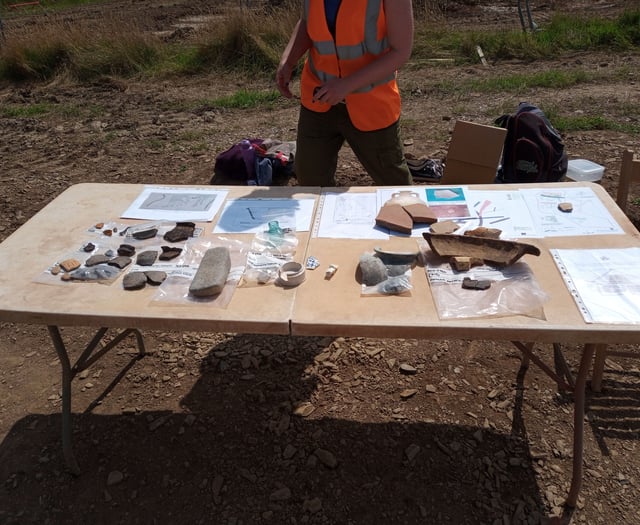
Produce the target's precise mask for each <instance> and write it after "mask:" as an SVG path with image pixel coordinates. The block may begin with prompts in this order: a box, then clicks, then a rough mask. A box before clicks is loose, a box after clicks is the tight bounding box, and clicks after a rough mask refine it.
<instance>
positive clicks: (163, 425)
mask: <svg viewBox="0 0 640 525" xmlns="http://www.w3.org/2000/svg"><path fill="white" fill-rule="evenodd" d="M238 337H239V338H241V337H242V338H244V339H243V342H242V343H240V344H246V341H247V339H246V337H245V336H238ZM254 337H255V336H254ZM284 339H286V338H283V340H284ZM249 340H250V338H249ZM237 345H238V341H233V340H232V341H231V342H229V343H228V344H227V345H226V346H225V348H223V349H222V351H223V352H224V350H225V349H227V348H231V347H233V346H237ZM215 351H217V352H218V353H219V352H220V351H221V349H220V348H219V347H218V348H214V349H213V350H212V352H211V356H213V355H214V354H215ZM298 355H299V354H298ZM312 359H313V356H308V358H307V359H295V358H291V359H287V360H277V361H272V362H271V363H269V364H267V365H265V366H264V367H260V368H257V369H256V370H253V371H252V372H251V374H252V375H253V377H252V379H251V381H248V380H247V378H246V375H247V372H246V370H242V369H240V367H236V368H232V369H228V370H226V371H225V372H224V373H222V374H221V373H220V361H219V360H217V358H212V359H205V360H203V364H202V367H201V376H200V377H199V378H198V380H197V381H196V383H195V384H194V386H193V388H192V389H191V390H190V391H189V393H188V394H187V395H186V396H185V397H184V398H183V399H182V406H183V407H184V411H183V412H180V413H177V412H171V411H143V412H141V413H138V414H135V415H128V414H122V415H119V414H118V415H98V414H94V413H91V412H87V413H82V414H78V413H75V414H74V417H73V428H74V435H73V438H74V450H75V454H76V456H77V459H78V462H79V464H80V467H81V470H82V473H81V475H80V476H79V477H73V476H72V475H70V474H69V473H68V472H67V471H66V469H65V467H64V460H63V457H62V451H61V444H60V425H61V418H60V416H59V415H57V414H56V415H30V416H27V417H25V418H23V419H21V420H20V421H18V422H17V423H16V424H15V425H14V426H13V427H12V429H11V430H10V432H9V433H8V435H7V437H6V438H5V440H4V441H3V443H2V444H1V445H0V478H1V479H2V480H3V481H4V484H3V486H2V488H1V489H0V509H2V510H0V521H1V522H3V523H94V524H100V523H105V524H106V523H109V524H111V523H127V524H136V523H140V524H143V523H144V524H147V523H220V524H229V525H232V524H236V525H240V524H241V523H242V524H254V523H333V524H360V523H362V524H365V523H366V524H372V523H374V524H377V523H381V524H383V523H384V524H394V523H397V524H412V523H421V524H424V523H438V524H446V523H451V524H486V523H493V522H495V521H496V520H501V522H502V520H503V518H504V517H505V516H506V517H507V518H508V519H509V520H511V521H510V522H511V523H513V522H518V521H517V519H518V518H520V519H524V520H526V519H527V517H534V518H535V517H538V518H539V521H538V520H535V519H534V521H533V523H538V522H541V523H544V520H545V519H546V518H545V512H546V511H545V506H544V503H543V502H542V498H541V495H540V490H539V488H538V486H537V483H536V479H535V474H534V470H533V467H532V465H531V460H530V455H529V450H528V446H527V443H526V441H525V440H523V439H521V438H519V437H517V436H514V435H509V434H505V433H500V432H496V431H493V430H490V429H480V428H479V427H473V426H467V425H457V424H441V423H437V422H433V421H430V420H425V421H420V420H419V418H420V416H419V415H417V416H413V418H412V420H410V421H394V420H393V419H392V418H391V417H389V418H387V419H386V420H385V418H384V417H380V421H361V420H357V419H354V420H347V419H337V418H335V417H331V416H330V412H331V411H330V410H327V407H324V409H323V407H319V408H318V409H317V410H316V411H315V412H313V413H311V414H310V415H309V416H307V417H298V416H295V415H293V414H292V412H293V409H294V407H295V405H296V403H297V402H298V401H303V400H305V399H313V395H314V391H315V389H316V388H317V386H318V385H317V383H316V380H317V378H313V377H309V376H308V374H306V373H305V369H306V368H307V366H308V365H309V362H311V361H312ZM114 388H115V389H116V390H117V388H118V385H115V387H114ZM363 402H366V401H363ZM119 474H121V475H122V476H121V477H120V475H119Z"/></svg>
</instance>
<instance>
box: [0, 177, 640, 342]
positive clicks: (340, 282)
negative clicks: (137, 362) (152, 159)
mask: <svg viewBox="0 0 640 525" xmlns="http://www.w3.org/2000/svg"><path fill="white" fill-rule="evenodd" d="M563 184H566V185H571V186H572V187H575V186H576V185H585V186H587V185H588V186H590V187H592V188H593V190H594V192H595V193H596V194H597V196H598V197H599V198H600V199H601V201H602V202H603V203H604V204H605V205H606V207H607V208H608V209H609V211H610V212H611V214H612V216H613V217H614V218H615V219H616V221H618V223H619V224H620V226H621V227H622V229H623V230H624V232H625V235H598V236H583V237H552V238H541V239H530V240H529V242H530V243H531V244H535V245H537V246H538V247H539V248H540V249H541V252H542V254H541V255H540V256H539V257H532V256H527V257H526V262H527V263H528V264H529V265H530V267H531V269H532V271H533V273H534V275H535V277H536V279H537V280H538V282H539V284H540V286H541V287H542V288H543V289H544V290H545V291H546V292H548V293H549V295H550V296H551V298H550V300H549V302H548V303H546V304H545V306H544V313H545V317H546V319H544V320H542V319H537V318H533V317H526V316H508V317H502V318H479V319H452V320H441V319H439V317H438V313H437V309H436V307H435V304H434V301H433V297H432V294H431V290H430V288H429V283H428V280H427V277H426V274H425V270H424V267H423V266H422V265H421V264H418V266H416V267H415V268H414V269H413V273H412V278H411V282H412V286H413V289H412V291H411V295H410V296H408V297H407V296H384V297H361V294H360V284H359V283H358V281H357V279H356V274H357V269H358V261H359V257H360V255H361V254H362V253H364V252H367V251H372V250H373V248H374V247H375V246H379V245H380V244H381V242H380V241H376V240H366V239H333V238H319V237H313V236H312V235H311V232H297V235H298V239H299V243H300V244H299V246H298V251H297V253H296V257H295V260H297V261H298V262H303V261H304V260H306V257H307V256H309V255H313V256H315V257H316V258H318V259H319V260H320V261H322V263H323V266H322V267H321V268H319V269H318V270H314V271H308V272H307V280H306V282H305V283H303V284H302V285H300V286H298V287H296V288H282V287H278V286H272V285H268V286H262V287H238V288H237V289H236V290H235V292H234V294H233V296H232V298H231V301H230V303H229V304H228V306H227V307H226V308H216V307H212V306H211V305H210V304H201V303H194V304H188V305H185V304H165V303H162V304H159V303H158V302H157V301H156V302H153V303H151V298H152V296H153V294H154V293H155V292H156V288H153V287H146V288H145V289H143V290H138V291H135V292H128V291H125V290H123V288H122V285H121V283H120V281H119V280H118V281H117V282H115V283H113V284H112V285H101V284H89V283H78V284H75V283H74V284H69V285H67V284H65V285H46V284H40V283H35V282H34V277H35V276H37V275H38V274H41V273H42V272H43V271H44V270H45V269H46V268H47V267H48V266H50V265H51V262H52V258H55V257H57V256H59V254H61V253H64V252H66V251H69V250H71V249H77V246H78V243H79V242H82V241H84V240H85V237H86V231H87V226H88V225H91V224H95V222H96V221H98V220H104V219H115V218H117V215H118V214H119V213H120V212H121V211H122V210H125V209H126V208H127V207H128V206H129V205H130V204H131V202H133V201H134V200H135V199H136V197H138V195H139V194H140V192H141V191H142V190H143V189H144V187H145V186H143V185H136V184H93V183H87V184H78V185H75V186H72V187H70V188H69V189H67V190H66V191H65V192H63V193H62V194H61V195H59V196H58V197H57V198H56V199H54V200H53V201H52V202H51V203H49V204H48V205H47V206H45V207H44V208H43V209H42V210H41V211H40V212H39V213H37V214H36V215H35V216H34V217H32V218H31V219H30V220H29V221H28V222H27V223H26V224H24V225H23V226H22V227H21V228H19V229H18V230H17V231H16V232H14V233H13V234H12V235H11V236H10V237H9V238H7V239H6V240H5V241H4V242H3V243H2V244H0V319H1V320H3V321H9V322H18V323H30V324H47V325H58V326H65V325H67V326H68V325H79V326H101V327H113V328H141V329H159V330H194V331H224V332H246V333H273V334H289V333H291V334H293V335H335V336H338V335H339V336H352V337H397V338H428V339H452V338H455V339H487V340H519V341H538V342H567V343H569V342H573V343H587V342H588V343H637V342H640V325H618V324H616V325H613V324H588V323H585V321H584V320H583V318H582V315H581V313H580V311H579V310H578V308H577V307H576V305H575V302H574V300H573V298H572V296H571V294H570V292H569V290H568V289H567V287H566V286H565V284H564V281H563V279H562V276H561V275H560V272H559V271H558V269H557V267H556V265H555V263H554V261H553V259H552V257H551V255H550V253H549V249H552V248H596V247H597V248H625V247H638V246H640V234H639V233H638V231H637V230H636V229H635V228H634V227H633V225H632V224H631V222H630V221H629V220H628V219H627V217H626V216H625V215H624V213H622V211H621V210H620V209H619V208H618V207H617V206H616V204H615V202H614V201H613V200H612V199H611V197H610V196H609V195H608V194H607V193H606V191H605V190H604V189H603V188H602V187H601V186H599V185H597V184H593V183H574V182H571V183H557V185H558V186H561V185H563ZM194 187H195V186H194ZM206 187H207V188H212V187H211V186H206ZM518 187H520V188H522V187H530V185H524V186H517V185H484V186H473V188H474V189H484V190H491V189H495V190H508V189H512V190H513V189H517V188H518ZM215 188H216V189H225V190H229V195H228V198H239V197H251V198H283V197H286V198H294V199H300V198H313V199H315V202H316V203H317V202H318V197H319V196H320V194H321V192H322V191H332V190H335V189H333V188H322V189H321V188H304V187H246V186H233V187H228V188H224V187H215ZM376 189H377V188H376V187H358V188H340V191H348V192H367V191H369V192H373V191H376ZM219 213H220V212H219ZM218 215H219V214H218ZM217 218H218V217H216V218H215V219H214V222H213V223H199V225H201V226H203V227H204V230H205V233H204V235H212V233H211V232H212V231H213V225H214V224H215V221H216V220H217ZM123 222H124V220H123ZM130 222H132V223H135V222H136V221H130ZM138 222H145V221H138ZM252 236H253V234H233V235H229V236H228V237H233V238H237V239H241V240H245V241H247V242H250V240H251V238H252ZM384 247H385V248H389V249H398V250H402V251H406V250H415V249H416V247H417V246H416V238H408V237H391V238H390V240H389V241H388V242H387V241H385V242H384ZM328 264H336V265H338V267H339V269H338V271H337V272H336V273H335V275H334V276H333V277H332V278H331V279H326V278H325V273H324V268H325V267H326V265H328ZM119 279H121V277H120V278H119Z"/></svg>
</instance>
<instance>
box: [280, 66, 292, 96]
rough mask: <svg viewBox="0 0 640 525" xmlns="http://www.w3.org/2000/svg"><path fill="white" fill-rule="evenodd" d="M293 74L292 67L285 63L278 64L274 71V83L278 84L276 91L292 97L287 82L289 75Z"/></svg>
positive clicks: (289, 78) (289, 79)
mask: <svg viewBox="0 0 640 525" xmlns="http://www.w3.org/2000/svg"><path fill="white" fill-rule="evenodd" d="M292 75H293V68H292V67H291V66H290V65H289V64H287V63H286V62H285V63H282V64H280V65H279V66H278V70H277V71H276V85H277V86H278V91H280V94H281V95H282V96H283V97H286V98H292V97H293V93H291V90H290V89H289V82H290V81H291V77H292Z"/></svg>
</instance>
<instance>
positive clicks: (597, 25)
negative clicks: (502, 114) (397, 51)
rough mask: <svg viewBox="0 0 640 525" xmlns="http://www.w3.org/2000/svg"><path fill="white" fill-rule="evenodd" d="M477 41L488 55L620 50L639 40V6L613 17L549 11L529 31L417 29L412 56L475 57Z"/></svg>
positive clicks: (533, 56)
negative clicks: (549, 16)
mask: <svg viewBox="0 0 640 525" xmlns="http://www.w3.org/2000/svg"><path fill="white" fill-rule="evenodd" d="M477 46H480V47H481V48H482V50H483V52H484V54H485V55H486V57H487V59H488V60H508V59H521V60H536V59H540V58H555V57H557V56H558V55H559V54H562V53H566V52H575V51H593V50H602V51H625V50H630V49H633V48H637V47H638V46H640V10H630V11H627V12H625V13H624V14H623V15H621V16H620V17H618V18H616V19H603V18H600V17H596V16H593V17H578V16H566V15H555V16H554V17H553V18H552V19H551V21H550V23H549V24H547V25H544V26H543V27H541V28H540V30H539V31H536V32H535V33H530V32H527V33H525V32H523V31H521V30H515V29H513V30H506V31H495V30H494V31H455V30H451V29H450V28H446V27H445V28H440V29H437V30H435V31H434V30H433V28H432V27H426V26H420V27H419V28H418V30H417V37H416V45H414V52H413V56H414V58H418V59H420V58H422V59H424V58H428V57H430V56H431V57H433V56H434V54H437V53H443V52H445V53H448V54H449V55H450V56H453V57H455V58H457V59H458V60H466V61H469V62H478V61H479V58H478V54H477V50H476V48H477Z"/></svg>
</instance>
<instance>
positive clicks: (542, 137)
mask: <svg viewBox="0 0 640 525" xmlns="http://www.w3.org/2000/svg"><path fill="white" fill-rule="evenodd" d="M495 124H496V125H498V126H501V127H503V128H506V129H507V136H506V138H505V140H504V149H503V151H502V164H501V166H500V169H499V170H498V176H497V178H496V181H497V182H504V183H509V182H556V181H558V180H560V178H561V177H562V176H563V175H564V174H565V173H566V172H567V165H568V158H567V152H566V151H565V150H564V144H563V142H562V138H561V137H560V133H558V131H557V130H556V129H555V128H554V127H553V126H552V125H551V123H550V122H549V120H548V119H547V117H546V116H545V114H544V113H543V112H542V110H541V109H540V108H538V107H537V106H534V105H533V104H529V103H528V102H521V103H520V105H519V106H518V110H517V111H516V112H515V113H514V114H512V115H502V116H501V117H499V118H497V119H496V120H495Z"/></svg>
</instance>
